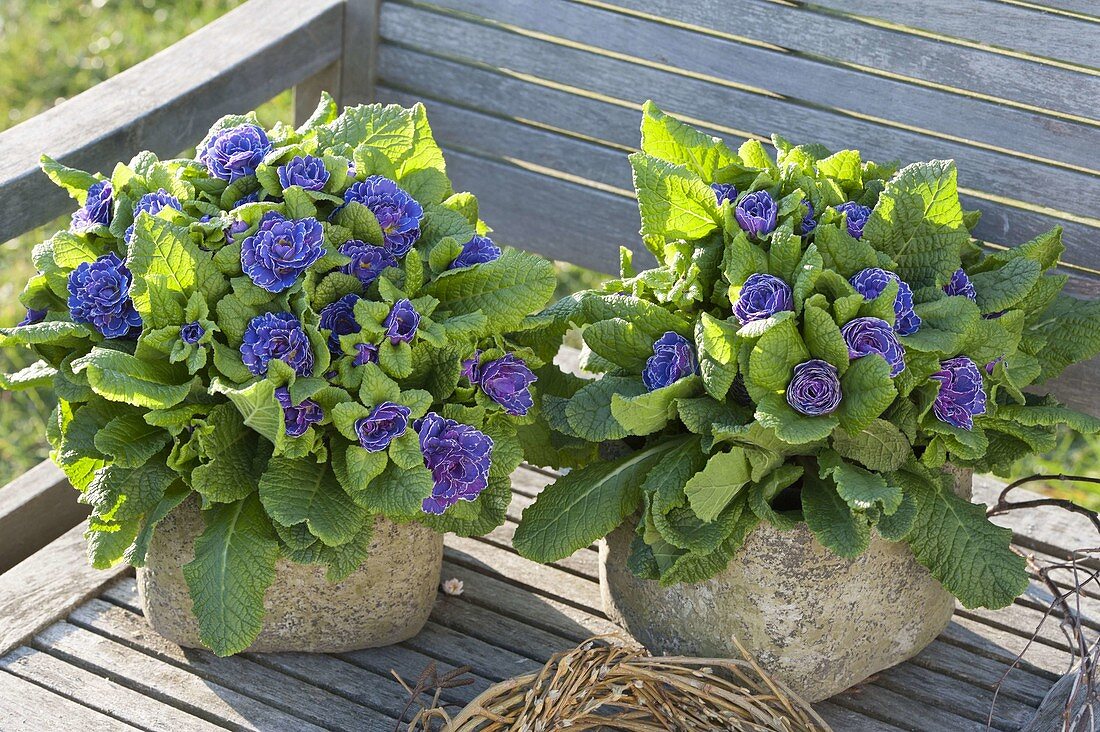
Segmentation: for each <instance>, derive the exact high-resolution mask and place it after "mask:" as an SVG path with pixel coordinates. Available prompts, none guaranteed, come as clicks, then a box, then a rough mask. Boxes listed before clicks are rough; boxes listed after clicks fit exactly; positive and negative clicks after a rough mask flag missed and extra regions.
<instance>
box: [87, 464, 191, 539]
mask: <svg viewBox="0 0 1100 732" xmlns="http://www.w3.org/2000/svg"><path fill="white" fill-rule="evenodd" d="M176 478H177V476H176V474H175V472H174V471H173V470H172V469H171V468H169V467H168V466H167V465H165V464H164V463H158V462H152V463H146V464H145V465H142V466H140V467H136V468H123V467H120V466H118V465H108V466H106V467H104V468H102V469H101V470H99V471H98V472H97V473H96V476H95V479H94V480H93V481H92V482H91V483H90V484H89V485H88V489H87V490H86V491H85V492H84V494H83V495H81V497H80V502H81V503H86V504H88V505H90V506H92V507H93V509H92V514H93V516H94V517H95V519H97V520H102V521H111V522H125V521H132V520H134V519H139V518H141V517H142V516H143V515H144V514H145V512H147V511H149V510H150V509H152V508H153V507H154V506H156V505H157V503H159V502H160V499H161V498H162V497H163V496H164V492H165V491H166V490H167V489H168V486H170V485H172V483H174V482H175V481H176ZM135 533H136V532H135ZM123 548H125V547H123Z"/></svg>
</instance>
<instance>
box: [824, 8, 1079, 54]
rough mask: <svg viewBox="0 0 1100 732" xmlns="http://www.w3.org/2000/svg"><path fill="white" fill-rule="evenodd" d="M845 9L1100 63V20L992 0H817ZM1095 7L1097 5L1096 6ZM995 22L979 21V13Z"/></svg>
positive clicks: (1011, 47) (952, 36)
mask: <svg viewBox="0 0 1100 732" xmlns="http://www.w3.org/2000/svg"><path fill="white" fill-rule="evenodd" d="M815 2H816V4H817V5H818V6H821V7H825V8H831V9H833V10H837V11H840V12H842V13H844V14H845V15H852V16H862V17H869V18H873V19H875V20H882V21H887V22H889V23H895V24H898V25H902V26H906V27H907V28H912V29H916V30H919V31H927V32H931V33H935V34H936V35H937V36H940V37H944V38H948V39H961V40H964V41H973V42H977V43H980V44H982V45H985V46H991V47H993V48H1004V49H1008V50H1011V51H1015V52H1017V53H1026V54H1028V55H1030V56H1032V57H1035V58H1038V59H1054V60H1057V61H1061V62H1063V63H1070V64H1075V65H1077V66H1081V67H1084V68H1092V69H1097V68H1100V57H1098V56H1097V54H1096V48H1097V43H1100V25H1097V24H1096V23H1093V22H1090V21H1087V20H1078V19H1075V18H1070V17H1067V16H1065V15H1060V14H1056V13H1046V12H1042V11H1037V10H1033V9H1030V8H1022V7H1019V6H1014V5H1009V4H1003V3H1002V4H998V5H992V4H991V3H990V2H989V1H988V0H962V1H961V2H960V1H959V0H922V2H921V3H920V6H917V5H913V4H911V3H899V2H896V1H895V0H815ZM1094 9H1095V6H1094ZM983 17H984V18H989V19H990V21H991V22H988V23H983V22H975V19H977V18H983Z"/></svg>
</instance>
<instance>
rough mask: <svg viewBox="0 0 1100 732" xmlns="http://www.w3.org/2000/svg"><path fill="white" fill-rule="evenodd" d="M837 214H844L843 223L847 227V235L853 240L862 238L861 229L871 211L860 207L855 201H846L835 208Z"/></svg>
mask: <svg viewBox="0 0 1100 732" xmlns="http://www.w3.org/2000/svg"><path fill="white" fill-rule="evenodd" d="M836 210H837V211H838V212H839V213H842V214H844V221H845V223H846V224H847V226H848V233H849V234H851V235H852V238H854V239H861V238H863V227H864V226H865V225H866V224H867V219H868V218H870V216H871V209H869V208H867V207H866V206H861V205H860V204H858V203H856V202H855V201H848V202H847V203H842V204H840V205H839V206H837V207H836Z"/></svg>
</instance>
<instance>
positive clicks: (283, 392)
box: [275, 386, 325, 437]
mask: <svg viewBox="0 0 1100 732" xmlns="http://www.w3.org/2000/svg"><path fill="white" fill-rule="evenodd" d="M275 399H276V400H278V402H279V406H280V407H282V408H283V423H284V424H285V425H286V434H287V436H288V437H301V436H302V435H304V434H305V433H306V430H308V429H309V426H310V425H311V424H317V423H319V422H320V421H321V420H323V419H324V418H325V411H324V410H323V409H322V408H321V405H320V404H318V403H317V402H315V401H314V400H312V399H303V400H302V403H301V404H294V403H292V402H291V400H290V390H289V389H287V388H286V387H285V386H280V387H279V388H277V389H276V390H275Z"/></svg>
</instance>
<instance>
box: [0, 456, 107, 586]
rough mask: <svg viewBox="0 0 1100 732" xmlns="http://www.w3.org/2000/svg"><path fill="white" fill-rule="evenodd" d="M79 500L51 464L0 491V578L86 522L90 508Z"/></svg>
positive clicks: (43, 463)
mask: <svg viewBox="0 0 1100 732" xmlns="http://www.w3.org/2000/svg"><path fill="white" fill-rule="evenodd" d="M76 499H77V493H76V491H74V490H73V488H72V486H71V485H69V481H68V480H67V479H66V478H65V474H64V473H62V472H61V469H60V468H58V467H57V466H56V465H54V464H53V463H52V462H50V461H49V460H44V461H42V462H41V463H39V464H38V465H36V466H34V467H33V468H31V469H30V470H28V471H27V472H26V473H23V475H20V476H19V477H18V478H16V479H15V480H13V481H12V482H10V483H8V484H7V485H5V486H3V487H0V574H3V573H4V572H6V571H7V570H9V569H11V568H12V567H14V566H15V565H16V564H18V563H19V562H21V561H23V560H24V559H26V558H27V557H29V556H30V555H31V554H33V553H35V552H36V551H38V550H39V549H41V548H42V547H44V546H45V545H46V544H48V543H50V542H51V541H53V540H54V539H56V538H57V537H59V536H61V535H62V534H64V533H65V532H66V531H68V530H69V529H71V528H72V527H73V525H74V524H77V523H79V522H81V521H83V520H84V519H85V518H86V517H87V516H88V512H89V511H90V508H89V507H88V506H85V505H82V504H80V503H78V502H77V500H76Z"/></svg>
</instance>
